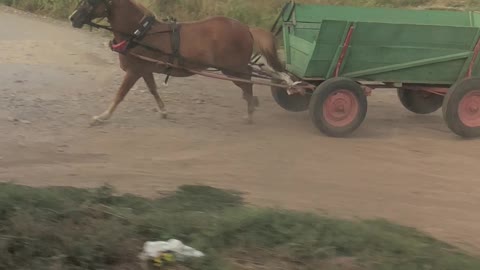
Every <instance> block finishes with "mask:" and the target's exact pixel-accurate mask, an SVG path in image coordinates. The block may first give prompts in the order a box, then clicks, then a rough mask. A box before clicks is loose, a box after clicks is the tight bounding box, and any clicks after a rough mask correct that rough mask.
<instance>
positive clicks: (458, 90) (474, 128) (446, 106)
mask: <svg viewBox="0 0 480 270" xmlns="http://www.w3.org/2000/svg"><path fill="white" fill-rule="evenodd" d="M474 93H475V94H477V93H478V95H479V96H480V78H469V79H465V80H463V81H460V82H458V83H457V84H455V85H453V86H452V87H450V89H449V91H448V93H447V95H446V96H445V99H444V101H443V108H442V111H443V119H444V120H445V122H446V124H447V126H448V128H449V129H450V130H451V131H453V133H455V134H457V135H458V136H460V137H464V138H474V137H479V136H480V111H478V110H477V112H473V113H474V117H475V119H479V124H478V125H477V124H476V123H475V125H473V124H472V123H470V124H468V123H465V122H464V121H465V120H464V119H462V118H463V117H462V116H460V114H459V107H460V105H461V102H462V100H463V99H464V98H465V97H466V96H467V95H471V94H474ZM477 105H480V104H478V102H477ZM477 109H478V108H477ZM476 116H478V118H476ZM475 122H476V121H475Z"/></svg>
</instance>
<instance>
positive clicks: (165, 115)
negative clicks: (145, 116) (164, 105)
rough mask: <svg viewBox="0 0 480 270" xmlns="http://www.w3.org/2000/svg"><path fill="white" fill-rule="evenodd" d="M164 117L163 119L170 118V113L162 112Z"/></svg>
mask: <svg viewBox="0 0 480 270" xmlns="http://www.w3.org/2000/svg"><path fill="white" fill-rule="evenodd" d="M160 114H161V115H162V119H167V118H168V113H167V112H166V111H163V112H160Z"/></svg>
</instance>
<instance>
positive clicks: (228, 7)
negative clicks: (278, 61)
mask: <svg viewBox="0 0 480 270" xmlns="http://www.w3.org/2000/svg"><path fill="white" fill-rule="evenodd" d="M137 1H140V2H141V3H142V4H144V5H145V6H146V7H148V8H149V9H151V10H153V11H154V12H156V13H157V15H158V16H160V17H166V16H169V15H170V16H174V17H176V18H178V19H179V20H192V19H199V18H203V17H206V16H210V15H225V16H229V17H233V18H236V19H239V20H241V21H243V22H245V23H248V24H251V25H257V26H262V27H269V26H270V25H271V24H272V23H273V20H274V19H275V17H276V16H277V15H278V13H279V12H280V9H281V7H282V6H283V4H284V3H285V2H288V1H287V0H283V1H282V0H261V1H256V0H222V1H217V0H137ZM76 2H77V1H72V0H0V3H3V4H6V5H10V6H13V7H16V8H19V9H23V10H26V11H30V12H36V13H40V14H43V15H48V16H53V17H56V18H63V19H65V18H67V17H68V15H70V13H71V12H72V11H73V10H74V8H75V5H76ZM297 2H310V3H319V4H331V5H354V6H386V7H417V6H446V7H458V8H465V9H473V10H480V1H478V0H297Z"/></svg>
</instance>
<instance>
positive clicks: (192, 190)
mask: <svg viewBox="0 0 480 270" xmlns="http://www.w3.org/2000/svg"><path fill="white" fill-rule="evenodd" d="M170 238H176V239H179V240H181V241H183V242H185V243H186V244H188V245H191V246H193V247H195V248H197V249H199V250H202V251H203V252H205V253H206V254H207V256H206V257H205V258H204V259H201V260H196V261H191V262H187V265H188V266H189V268H190V269H198V270H200V269H201V270H205V269H211V270H216V269H222V270H224V269H232V268H229V267H232V265H235V264H232V263H231V262H232V260H234V259H235V258H237V257H239V256H240V257H241V258H243V259H245V258H247V259H248V258H249V259H248V260H247V261H254V259H252V258H259V259H258V262H256V264H255V265H256V266H255V265H254V266H252V267H251V269H256V268H258V269H260V268H261V267H264V266H262V264H268V266H269V267H270V266H271V263H272V262H273V263H281V265H283V266H285V265H287V266H288V267H287V268H290V269H319V268H320V266H322V265H325V262H326V261H329V260H335V259H338V258H351V259H352V262H355V264H356V265H357V267H358V268H355V269H365V270H366V269H369V270H370V269H372V270H383V269H390V270H403V269H408V270H411V269H419V270H420V269H435V270H457V269H462V270H474V269H475V270H476V269H480V259H477V258H473V257H470V256H467V255H464V254H462V253H460V252H459V251H458V250H455V249H454V248H453V247H451V246H449V245H447V244H445V243H442V242H438V241H436V240H434V239H432V238H430V237H427V236H425V235H422V234H420V233H419V232H417V231H415V230H413V229H410V228H405V227H401V226H397V225H394V224H391V223H388V222H386V221H382V220H375V221H361V222H351V221H345V220H336V219H331V218H326V217H321V216H316V215H313V214H306V213H299V212H291V211H282V210H274V209H259V208H253V207H247V206H245V205H244V204H243V200H242V198H241V197H240V196H239V194H237V193H233V192H229V191H224V190H218V189H215V188H211V187H205V186H182V187H180V188H179V189H178V190H177V192H175V193H173V194H171V195H169V196H166V197H162V198H157V199H146V198H141V197H137V196H133V195H128V194H127V195H121V196H120V195H116V194H115V191H114V190H113V189H112V188H111V187H108V186H105V187H101V188H98V189H90V190H84V189H75V188H40V189H36V188H29V187H24V186H17V185H11V184H0V269H40V270H42V269H66V270H70V269H72V270H73V269H120V268H121V269H123V268H122V267H124V268H127V269H131V268H132V267H135V266H136V263H137V255H138V253H139V252H140V250H141V248H142V246H143V242H144V241H147V240H168V239H170ZM239 254H241V255H239ZM255 267H256V268H255ZM233 269H234V268H233ZM338 269H342V270H345V269H351V268H338Z"/></svg>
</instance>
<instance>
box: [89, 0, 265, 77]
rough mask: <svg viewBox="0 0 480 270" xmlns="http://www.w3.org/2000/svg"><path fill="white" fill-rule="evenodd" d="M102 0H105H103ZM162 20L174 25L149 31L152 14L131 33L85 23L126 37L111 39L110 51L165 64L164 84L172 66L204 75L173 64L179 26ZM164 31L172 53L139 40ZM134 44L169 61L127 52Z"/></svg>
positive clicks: (215, 69) (176, 52)
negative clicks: (169, 38)
mask: <svg viewBox="0 0 480 270" xmlns="http://www.w3.org/2000/svg"><path fill="white" fill-rule="evenodd" d="M104 1H107V0H104ZM107 10H109V9H107ZM163 21H164V22H166V21H169V22H172V23H173V24H174V27H170V29H168V30H163V31H156V32H149V31H150V29H151V27H152V26H153V24H155V22H156V18H155V17H154V16H146V17H144V18H143V19H142V21H141V22H140V27H139V28H138V29H137V30H135V31H134V33H133V34H131V33H125V32H121V31H118V30H115V29H114V28H113V27H111V26H107V25H101V24H98V23H94V22H92V21H90V22H88V23H86V25H89V26H91V27H94V28H97V29H103V30H107V31H109V32H112V33H117V34H120V35H123V36H125V37H127V39H125V40H123V41H121V42H119V43H115V39H113V40H111V41H110V49H111V50H112V51H114V52H117V53H121V54H126V53H129V54H130V55H132V56H134V57H137V58H139V59H142V60H145V61H148V62H155V63H156V64H162V65H164V66H166V67H167V72H166V75H167V77H166V78H165V82H164V83H165V84H167V82H168V80H169V77H170V75H169V71H170V70H171V69H172V68H178V69H184V70H186V71H188V72H191V73H195V74H199V73H200V74H199V75H204V74H201V72H199V71H194V70H193V69H189V68H186V67H182V66H180V65H175V64H174V61H175V59H179V58H180V59H181V55H180V52H179V46H180V44H179V42H180V41H179V37H177V38H175V34H177V35H179V27H178V26H176V20H175V19H173V18H170V17H168V18H166V19H163ZM165 33H172V53H167V52H165V51H163V50H161V49H159V48H156V47H153V46H151V45H148V44H145V43H143V42H141V40H142V39H143V38H144V37H146V36H152V35H156V34H165ZM136 45H138V46H141V47H143V48H145V49H148V50H150V51H154V52H157V53H160V54H162V55H164V56H168V57H170V61H169V62H164V61H158V60H154V59H151V58H148V57H144V56H140V55H138V54H135V53H131V52H128V50H129V49H131V48H133V47H135V46H136ZM182 60H183V59H182ZM185 62H189V63H190V64H196V65H201V66H205V64H204V63H195V62H193V61H185ZM251 64H252V65H257V66H260V65H259V64H256V63H251ZM207 70H210V71H222V70H223V71H224V72H228V73H231V74H232V75H233V74H239V75H250V76H252V77H256V78H261V79H270V78H271V77H270V76H269V74H268V73H262V72H258V73H259V74H252V73H244V72H237V71H229V70H226V69H224V68H220V67H214V66H211V68H210V69H207ZM212 75H213V74H212ZM204 76H207V77H209V76H208V75H204ZM239 80H240V81H241V82H248V80H243V79H239Z"/></svg>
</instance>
